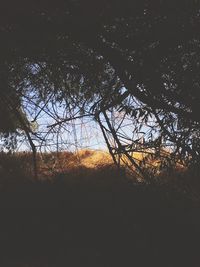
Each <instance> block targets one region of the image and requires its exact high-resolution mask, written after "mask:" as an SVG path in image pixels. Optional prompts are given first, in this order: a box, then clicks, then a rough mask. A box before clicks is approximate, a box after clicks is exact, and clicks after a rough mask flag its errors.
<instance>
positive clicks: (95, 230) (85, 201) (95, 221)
mask: <svg viewBox="0 0 200 267" xmlns="http://www.w3.org/2000/svg"><path fill="white" fill-rule="evenodd" d="M0 266H2V267H7V266H9V267H11V266H12V267H66V266H69V267H75V266H77V267H79V266H87V267H90V266H91V267H96V266H99V267H100V266H102V267H110V266H125V267H126V266H127V267H128V266H136V267H142V266H154V267H156V266H159V267H179V266H181V267H184V266H187V267H199V266H200V210H199V207H198V205H197V204H196V205H195V204H194V203H192V202H191V201H190V200H188V199H187V198H186V197H185V196H183V195H179V194H178V193H176V192H170V190H167V189H166V188H164V189H161V188H159V189H158V188H157V189H156V188H155V187H152V186H142V185H140V186H139V185H137V186H136V185H135V186H132V185H130V184H126V183H124V184H122V185H121V186H117V187H115V185H114V184H113V185H112V184H111V185H110V186H108V187H107V188H103V189H102V188H98V187H96V186H91V187H87V186H85V187H80V186H78V185H74V186H71V187H67V186H66V185H64V184H63V183H62V182H57V183H54V184H52V185H51V184H48V183H34V184H27V185H24V186H20V187H15V188H13V189H12V188H9V189H6V188H2V189H1V193H0Z"/></svg>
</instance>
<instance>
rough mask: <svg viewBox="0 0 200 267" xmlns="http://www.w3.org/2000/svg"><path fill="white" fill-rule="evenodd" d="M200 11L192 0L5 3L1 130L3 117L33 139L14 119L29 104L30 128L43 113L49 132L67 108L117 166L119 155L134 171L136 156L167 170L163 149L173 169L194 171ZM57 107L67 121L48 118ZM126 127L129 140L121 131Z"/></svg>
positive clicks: (199, 151)
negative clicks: (95, 129) (94, 129)
mask: <svg viewBox="0 0 200 267" xmlns="http://www.w3.org/2000/svg"><path fill="white" fill-rule="evenodd" d="M199 10H200V6H199V3H198V1H195V0H192V1H189V0H188V1H178V0H176V1H162V0H156V1H149V0H140V1H139V0H138V1H130V0H124V1H120V0H118V1H112V0H107V1H94V0H93V1H91V0H86V1H81V0H76V1H75V0H68V1H51V3H49V2H48V3H47V1H40V3H37V4H36V3H35V1H24V0H21V1H17V3H13V6H12V8H11V7H10V6H9V1H8V2H5V3H4V4H3V8H2V9H1V11H0V12H1V20H0V26H1V27H0V36H1V40H2V42H1V44H0V56H1V73H0V81H1V83H0V85H1V96H0V101H1V103H4V104H1V108H0V120H1V124H0V128H1V131H3V132H4V131H5V128H6V127H7V126H5V125H4V119H3V116H4V115H3V114H4V113H5V114H7V115H6V118H7V119H6V123H7V124H8V125H9V127H8V130H12V131H13V129H16V128H18V125H16V124H15V123H13V121H18V122H19V124H20V125H21V126H20V127H21V128H22V129H23V130H24V131H25V133H26V135H27V136H29V137H28V139H30V138H31V137H34V138H36V137H39V133H38V132H36V131H32V130H31V127H30V125H29V124H28V123H27V122H25V121H26V119H24V118H22V116H21V115H22V114H23V113H26V111H27V110H26V107H27V106H26V107H25V106H24V104H23V101H24V99H26V101H28V103H29V104H30V105H31V106H32V108H33V109H34V110H35V117H34V116H32V121H37V118H38V116H39V115H38V114H39V113H40V112H43V111H46V112H48V113H49V112H50V113H51V116H53V118H54V119H55V123H54V125H49V126H48V127H49V129H50V130H55V129H57V130H58V127H57V126H59V125H61V124H62V123H66V122H69V121H70V119H72V116H71V115H70V116H69V114H72V113H71V111H72V110H73V111H74V112H73V114H75V115H74V117H77V116H78V117H81V116H82V117H83V116H90V117H92V118H93V119H94V120H95V121H96V122H97V123H98V124H99V126H100V129H101V130H102V133H103V136H104V138H105V141H106V143H107V145H108V148H109V151H110V153H111V154H112V155H113V159H114V160H115V161H116V163H117V162H118V161H119V162H120V160H122V156H121V155H125V156H126V158H127V160H128V162H129V163H130V164H133V165H134V166H135V165H136V166H137V168H138V169H140V165H141V164H142V163H141V162H137V161H136V160H135V159H134V157H133V154H132V153H133V152H134V151H143V152H144V151H146V152H147V151H148V152H149V153H150V154H151V152H152V153H153V154H154V156H155V155H159V157H164V158H165V162H166V156H163V152H162V151H163V149H165V150H166V148H167V147H169V149H168V150H167V151H168V153H170V159H171V160H170V162H172V160H174V161H179V162H184V164H188V165H190V164H192V165H193V164H198V163H199V155H200V142H199V135H200V131H199V128H200V127H199V122H200V116H199V104H200V97H199V95H200V94H199V89H200V80H199V77H200V75H199V68H200V55H199V51H200V41H199V40H200V38H199V37H200V34H199V26H200V13H199ZM5 77H6V78H5ZM5 95H6V98H7V99H8V101H11V103H12V104H11V106H12V109H11V112H10V111H8V110H7V108H8V106H7V104H5ZM13 99H15V103H13V102H12V101H13ZM26 103H27V102H26ZM58 103H59V104H60V105H62V106H63V105H64V106H63V107H64V109H65V111H66V113H65V116H64V117H63V116H59V115H58V112H54V115H52V110H54V108H55V107H56V105H57V104H58ZM27 105H28V104H27ZM48 105H51V108H47V107H48ZM55 109H56V108H55ZM19 111H20V112H21V114H20V112H19ZM36 111H37V112H36ZM55 114H56V115H55ZM67 114H68V115H67ZM113 114H114V115H113ZM13 116H14V117H15V119H14V120H13V118H11V117H13ZM127 120H128V121H129V126H130V127H132V130H131V132H130V131H129V132H127V130H126V131H123V127H124V126H123V125H124V124H127ZM56 127H57V128H56ZM125 132H126V133H125ZM127 133H128V134H127ZM30 134H31V135H30ZM141 140H142V142H141ZM32 146H33V144H32ZM167 155H168V154H167ZM116 158H117V159H116Z"/></svg>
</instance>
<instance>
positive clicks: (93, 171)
mask: <svg viewBox="0 0 200 267" xmlns="http://www.w3.org/2000/svg"><path fill="white" fill-rule="evenodd" d="M143 157H144V153H143V154H142V153H135V154H134V158H135V159H138V160H142V158H143ZM148 164H150V163H149V162H147V165H148ZM151 164H152V165H155V166H156V165H158V164H159V161H158V160H156V161H153V160H152V162H151ZM147 167H148V166H147ZM37 169H38V180H39V181H49V182H50V183H54V182H58V181H59V180H60V181H61V180H62V182H64V183H65V184H66V185H67V186H70V185H72V184H73V185H75V184H76V185H78V184H80V186H88V185H89V186H90V185H91V184H92V185H93V186H94V185H95V186H96V187H98V186H100V187H102V186H103V187H107V186H111V185H112V184H113V185H114V184H115V185H116V184H118V185H119V186H120V183H122V184H123V183H124V179H129V180H130V181H132V182H134V183H138V182H140V183H141V182H142V183H146V182H147V181H145V180H142V179H140V180H138V177H136V176H134V172H133V173H130V171H129V169H127V167H126V166H125V165H122V170H121V172H119V170H118V169H117V167H116V166H115V165H114V163H113V161H112V158H111V156H110V154H109V153H108V152H106V151H100V150H98V151H97V150H89V149H85V150H80V151H78V152H76V153H72V152H58V153H56V152H54V153H42V154H38V155H37ZM33 180H34V178H33V167H32V154H31V153H29V152H27V153H14V154H5V153H0V186H1V187H4V186H5V185H6V187H15V186H16V185H20V184H21V183H27V182H30V181H33ZM149 182H150V183H152V184H154V185H155V184H156V185H162V186H165V185H167V186H169V187H171V188H174V189H176V190H177V191H182V192H185V193H187V194H190V195H191V196H192V198H195V199H198V200H200V197H199V195H200V194H199V193H200V182H199V178H198V175H193V174H192V173H191V171H188V170H187V169H185V168H182V167H180V166H177V168H176V169H174V170H171V171H170V172H167V171H165V170H164V171H162V172H158V173H157V174H156V175H155V176H154V177H153V179H152V178H151V180H150V181H148V183H149Z"/></svg>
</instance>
